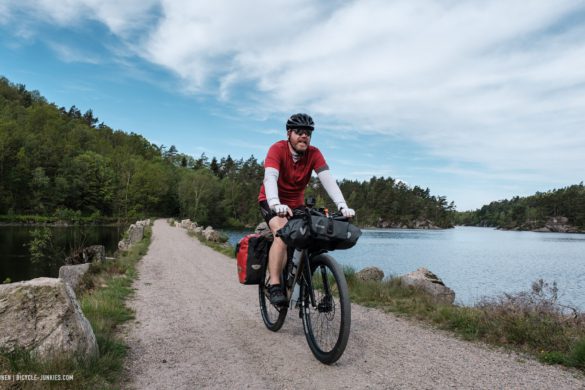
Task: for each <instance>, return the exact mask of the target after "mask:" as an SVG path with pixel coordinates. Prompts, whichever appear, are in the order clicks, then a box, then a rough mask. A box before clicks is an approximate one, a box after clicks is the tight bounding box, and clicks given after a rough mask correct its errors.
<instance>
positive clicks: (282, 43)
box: [0, 0, 585, 210]
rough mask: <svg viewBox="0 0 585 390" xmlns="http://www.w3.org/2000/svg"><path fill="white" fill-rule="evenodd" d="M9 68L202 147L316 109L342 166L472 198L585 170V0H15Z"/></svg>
mask: <svg viewBox="0 0 585 390" xmlns="http://www.w3.org/2000/svg"><path fill="white" fill-rule="evenodd" d="M0 75H2V76H5V77H7V78H8V79H9V80H10V81H12V82H14V83H22V84H25V85H26V86H27V88H29V89H36V90H39V91H40V92H41V94H42V95H43V96H45V97H46V98H47V99H48V100H49V101H50V102H54V103H55V104H57V105H58V106H66V107H70V106H71V105H76V106H77V107H78V108H79V109H80V110H82V111H86V110H87V109H92V110H93V111H94V113H95V114H96V115H97V116H98V117H99V118H100V120H101V121H104V122H105V123H106V124H108V125H109V126H110V127H113V128H115V129H121V130H124V131H127V132H131V131H132V132H136V133H139V134H142V135H144V136H145V137H146V138H147V139H148V140H149V141H151V142H153V143H156V144H158V145H160V144H164V145H166V146H170V145H175V146H176V147H177V148H178V149H179V151H181V152H183V153H187V154H191V155H193V156H199V155H200V154H201V153H203V152H205V153H206V155H207V156H217V157H225V156H227V155H228V154H229V155H231V156H232V157H234V158H241V157H243V158H247V157H249V156H250V155H252V154H253V155H254V156H256V157H257V158H258V159H259V160H262V159H263V158H264V156H265V153H266V150H267V149H268V147H269V145H270V144H271V143H273V142H274V141H276V140H278V139H282V138H284V136H285V132H284V123H285V121H286V118H287V117H288V116H289V115H290V114H292V113H296V112H307V113H310V114H311V115H312V116H313V117H314V119H315V121H316V124H317V130H316V132H315V133H314V137H313V141H312V142H313V145H315V146H317V147H319V148H320V149H321V150H322V151H323V153H324V155H325V157H326V159H327V160H328V162H329V165H330V167H331V169H332V172H333V174H334V175H335V176H336V177H337V178H339V179H341V178H349V179H359V180H367V179H369V178H370V177H371V176H374V175H375V176H386V177H387V176H391V177H394V178H396V179H400V180H402V181H404V182H406V183H407V184H409V185H411V186H414V185H418V186H421V187H423V188H425V187H428V188H430V190H431V193H432V194H434V195H445V196H447V199H448V200H449V201H454V202H455V204H456V205H457V208H458V210H468V209H475V208H478V207H481V206H482V205H483V204H486V203H489V202H490V201H493V200H499V199H505V198H511V197H512V196H515V195H519V196H526V195H531V194H533V193H535V192H537V191H547V190H551V189H554V188H560V187H564V186H567V185H571V184H578V183H579V182H581V181H583V179H584V176H585V175H584V173H583V172H584V170H583V167H584V166H585V131H584V130H585V2H584V1H582V0H579V1H577V0H571V1H568V0H558V1H554V2H552V1H549V0H546V1H543V0H534V1H531V2H529V3H526V2H523V1H518V0H507V1H490V0H486V1H475V2H474V1H455V0H451V1H432V0H420V1H418V0H417V1H407V0H396V1H375V0H363V1H341V0H337V1H309V0H277V1H275V0H249V1H246V2H240V1H235V0H231V1H228V0H215V1H213V2H202V1H192V0H172V1H171V0H141V1H138V0H116V1H113V0H62V1H50V0H4V1H2V2H0ZM350 206H351V205H350Z"/></svg>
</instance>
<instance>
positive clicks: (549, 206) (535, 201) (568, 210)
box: [457, 182, 585, 232]
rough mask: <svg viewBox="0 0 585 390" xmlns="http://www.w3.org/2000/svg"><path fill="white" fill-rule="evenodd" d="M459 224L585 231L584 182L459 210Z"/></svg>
mask: <svg viewBox="0 0 585 390" xmlns="http://www.w3.org/2000/svg"><path fill="white" fill-rule="evenodd" d="M457 223H458V224H460V225H472V226H493V227H499V228H503V229H516V230H537V231H560V232H577V231H579V232H585V187H584V186H583V182H581V183H580V184H577V185H572V186H569V187H565V188H561V189H555V190H552V191H548V192H544V193H542V192H537V193H536V194H534V195H532V196H528V197H524V198H520V197H514V198H512V199H511V200H501V201H497V202H492V203H490V204H489V205H486V206H483V207H482V208H481V209H479V210H476V211H473V212H464V213H457Z"/></svg>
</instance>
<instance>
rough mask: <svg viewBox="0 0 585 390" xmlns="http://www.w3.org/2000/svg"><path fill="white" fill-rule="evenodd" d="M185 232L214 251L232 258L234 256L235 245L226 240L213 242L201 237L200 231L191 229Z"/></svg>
mask: <svg viewBox="0 0 585 390" xmlns="http://www.w3.org/2000/svg"><path fill="white" fill-rule="evenodd" d="M187 234H188V235H189V236H191V237H195V238H197V239H198V240H199V242H201V243H202V244H203V245H206V246H208V247H210V248H211V249H213V250H214V251H216V252H219V253H223V254H224V255H226V256H228V257H231V258H232V259H235V258H236V253H235V247H234V246H232V245H231V244H229V243H228V242H213V241H208V240H206V239H205V237H203V234H201V233H195V232H193V231H188V232H187Z"/></svg>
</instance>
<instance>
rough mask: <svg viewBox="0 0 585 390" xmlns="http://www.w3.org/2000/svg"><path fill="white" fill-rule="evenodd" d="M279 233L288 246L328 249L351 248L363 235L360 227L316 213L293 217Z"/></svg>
mask: <svg viewBox="0 0 585 390" xmlns="http://www.w3.org/2000/svg"><path fill="white" fill-rule="evenodd" d="M277 233H278V235H279V236H280V237H281V238H282V240H283V241H284V243H285V244H286V245H288V246H292V247H294V248H299V249H306V248H309V247H312V248H319V249H326V250H335V249H349V248H351V247H353V246H354V245H355V244H356V243H357V241H358V239H359V238H360V236H361V235H362V231H361V230H360V228H358V227H357V226H355V225H352V224H351V223H349V222H346V221H338V220H335V219H333V218H328V217H321V216H316V215H311V216H304V217H302V218H292V219H290V220H289V221H288V222H287V224H286V225H284V227H283V228H282V229H280V230H279V231H278V232H277Z"/></svg>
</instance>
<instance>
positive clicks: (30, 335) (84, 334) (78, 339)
mask: <svg viewBox="0 0 585 390" xmlns="http://www.w3.org/2000/svg"><path fill="white" fill-rule="evenodd" d="M0 348H2V349H4V350H7V351H12V350H14V349H16V348H18V349H24V350H26V351H30V352H32V353H33V354H35V355H36V356H38V357H40V358H43V359H44V358H50V357H51V356H53V355H55V356H58V357H77V358H82V359H86V358H92V357H95V356H97V354H98V346H97V342H96V338H95V335H94V333H93V330H92V328H91V325H90V323H89V321H88V320H87V319H86V318H85V316H84V315H83V313H82V312H81V308H80V307H79V304H78V303H77V300H76V298H75V292H74V291H73V289H72V288H71V287H70V286H69V285H68V284H66V283H65V282H64V281H63V280H62V279H55V278H37V279H33V280H28V281H25V282H18V283H10V284H4V285H0Z"/></svg>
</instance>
